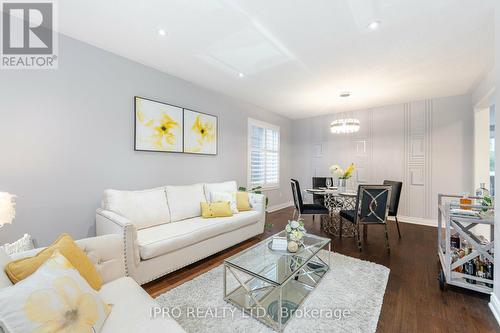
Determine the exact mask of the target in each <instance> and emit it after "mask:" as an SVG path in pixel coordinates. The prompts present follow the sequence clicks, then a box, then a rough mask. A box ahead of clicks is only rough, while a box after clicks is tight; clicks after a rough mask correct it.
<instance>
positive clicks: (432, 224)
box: [389, 215, 438, 227]
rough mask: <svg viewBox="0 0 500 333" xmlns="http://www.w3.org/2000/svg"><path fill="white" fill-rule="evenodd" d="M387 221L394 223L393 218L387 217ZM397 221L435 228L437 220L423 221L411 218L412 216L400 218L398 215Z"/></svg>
mask: <svg viewBox="0 0 500 333" xmlns="http://www.w3.org/2000/svg"><path fill="white" fill-rule="evenodd" d="M389 220H392V221H394V217H392V216H391V217H389ZM398 221H399V222H404V223H411V224H419V225H425V226H428V227H437V224H438V223H437V220H433V219H424V218H422V217H412V216H400V215H398Z"/></svg>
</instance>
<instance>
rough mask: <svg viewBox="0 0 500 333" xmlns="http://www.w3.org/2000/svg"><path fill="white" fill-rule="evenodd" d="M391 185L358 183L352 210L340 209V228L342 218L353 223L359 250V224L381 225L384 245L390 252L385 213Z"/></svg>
mask: <svg viewBox="0 0 500 333" xmlns="http://www.w3.org/2000/svg"><path fill="white" fill-rule="evenodd" d="M391 192H392V187H391V186H389V185H359V186H358V194H357V198H356V207H355V209H354V210H341V211H340V217H341V219H340V229H341V230H342V223H343V221H344V220H346V221H348V222H351V223H354V224H355V226H356V228H355V231H356V238H357V241H358V249H359V251H360V252H361V238H360V225H361V224H363V226H365V225H366V226H368V225H375V224H377V225H383V226H384V228H385V245H386V247H387V252H388V253H390V251H391V249H390V247H389V236H388V234H387V215H388V214H389V205H390V200H391Z"/></svg>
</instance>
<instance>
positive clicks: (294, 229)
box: [285, 219, 306, 253]
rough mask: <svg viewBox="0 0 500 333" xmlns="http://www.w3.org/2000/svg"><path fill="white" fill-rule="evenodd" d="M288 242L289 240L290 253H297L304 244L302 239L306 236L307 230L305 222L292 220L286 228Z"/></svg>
mask: <svg viewBox="0 0 500 333" xmlns="http://www.w3.org/2000/svg"><path fill="white" fill-rule="evenodd" d="M285 231H286V235H287V240H288V251H289V252H292V253H295V252H297V250H298V249H299V247H300V245H301V244H302V238H303V237H304V235H305V234H306V229H305V228H304V220H303V219H298V220H291V221H288V224H287V225H286V227H285Z"/></svg>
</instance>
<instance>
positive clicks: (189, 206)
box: [165, 184, 207, 222]
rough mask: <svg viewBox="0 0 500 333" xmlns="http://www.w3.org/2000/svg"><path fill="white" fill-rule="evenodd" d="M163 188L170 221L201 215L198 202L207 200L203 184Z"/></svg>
mask: <svg viewBox="0 0 500 333" xmlns="http://www.w3.org/2000/svg"><path fill="white" fill-rule="evenodd" d="M165 189H166V192H167V200H168V206H169V207H170V216H171V217H172V222H174V221H180V220H185V219H189V218H191V217H196V216H200V215H201V207H200V203H202V202H207V199H206V198H205V193H204V191H203V184H194V185H185V186H167V187H166V188H165Z"/></svg>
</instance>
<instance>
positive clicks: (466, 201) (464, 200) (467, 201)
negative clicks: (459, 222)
mask: <svg viewBox="0 0 500 333" xmlns="http://www.w3.org/2000/svg"><path fill="white" fill-rule="evenodd" d="M471 205H472V200H471V198H469V193H464V194H463V195H462V197H461V198H460V208H462V209H466V210H470V209H471V208H470V206H471Z"/></svg>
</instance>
